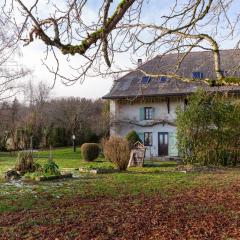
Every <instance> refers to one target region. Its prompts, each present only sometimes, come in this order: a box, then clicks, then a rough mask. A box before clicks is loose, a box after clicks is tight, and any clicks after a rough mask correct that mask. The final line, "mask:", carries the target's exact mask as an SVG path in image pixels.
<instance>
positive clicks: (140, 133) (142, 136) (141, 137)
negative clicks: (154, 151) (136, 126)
mask: <svg viewBox="0 0 240 240" xmlns="http://www.w3.org/2000/svg"><path fill="white" fill-rule="evenodd" d="M137 134H138V136H139V138H140V139H141V141H142V143H143V144H144V133H143V132H138V133H137Z"/></svg>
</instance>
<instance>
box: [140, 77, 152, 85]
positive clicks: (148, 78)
mask: <svg viewBox="0 0 240 240" xmlns="http://www.w3.org/2000/svg"><path fill="white" fill-rule="evenodd" d="M150 81H151V77H149V76H144V77H142V81H141V83H142V84H148V83H149V82H150Z"/></svg>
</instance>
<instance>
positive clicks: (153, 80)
mask: <svg viewBox="0 0 240 240" xmlns="http://www.w3.org/2000/svg"><path fill="white" fill-rule="evenodd" d="M178 58H179V56H178V55H175V54H170V55H165V56H163V57H162V56H158V57H156V58H154V59H153V60H151V61H149V62H147V63H145V64H143V65H141V66H139V68H138V69H136V71H133V72H131V73H129V74H127V75H125V76H124V77H122V78H120V79H119V80H117V81H115V82H114V85H113V87H112V89H111V91H110V93H109V94H107V95H106V96H104V98H105V99H109V100H110V112H111V130H110V131H111V135H114V134H116V135H120V136H126V134H127V133H128V132H129V131H131V130H135V131H136V132H137V133H138V134H139V136H140V138H141V139H142V142H143V143H144V145H145V146H146V147H147V151H146V157H147V158H151V157H154V158H155V157H165V156H168V157H176V156H178V151H177V147H176V124H175V121H176V109H177V107H181V108H184V107H185V106H186V105H187V96H188V95H189V94H191V93H193V92H195V91H196V90H197V89H198V88H204V89H206V90H207V91H220V92H222V93H224V94H233V95H239V94H240V87H239V86H227V87H226V86H221V87H209V85H207V84H206V83H205V82H204V80H205V79H215V73H214V63H213V60H212V59H213V58H212V55H211V53H210V52H207V51H205V52H194V53H190V54H189V55H188V56H187V57H186V58H185V59H184V60H183V61H182V63H181V65H180V67H179V68H178V70H177V71H176V72H174V74H177V75H179V76H182V77H184V76H185V77H186V78H193V79H194V81H192V82H189V83H188V82H183V81H182V80H178V79H174V78H166V77H161V76H160V77H150V76H148V75H146V74H143V72H142V71H141V70H143V71H144V72H147V73H149V75H153V74H155V75H156V74H172V73H173V69H174V67H175V68H176V64H177V62H178ZM221 59H222V68H223V69H224V74H225V75H227V74H229V76H231V77H232V76H234V77H240V72H239V71H236V70H235V71H234V72H231V71H232V70H231V69H233V67H234V66H237V65H239V63H240V53H239V52H234V51H232V50H225V51H222V52H221Z"/></svg>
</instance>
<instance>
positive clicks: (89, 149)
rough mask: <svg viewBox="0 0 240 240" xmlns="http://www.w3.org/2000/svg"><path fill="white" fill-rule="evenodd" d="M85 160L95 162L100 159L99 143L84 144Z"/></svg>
mask: <svg viewBox="0 0 240 240" xmlns="http://www.w3.org/2000/svg"><path fill="white" fill-rule="evenodd" d="M81 152H82V156H83V159H84V160H85V161H87V162H91V161H94V160H95V159H97V158H98V156H99V153H100V148H99V146H98V144H97V143H84V144H83V145H82V146H81Z"/></svg>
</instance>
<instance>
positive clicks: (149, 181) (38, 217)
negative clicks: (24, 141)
mask: <svg viewBox="0 0 240 240" xmlns="http://www.w3.org/2000/svg"><path fill="white" fill-rule="evenodd" d="M52 155H53V159H54V161H55V162H56V163H57V164H58V165H59V167H60V170H63V169H66V168H67V169H72V170H74V169H77V168H79V167H86V168H90V167H100V168H109V167H113V164H112V163H110V162H108V161H106V160H105V159H104V158H102V157H100V158H99V159H97V161H94V162H91V163H89V162H85V161H84V160H83V159H82V158H81V153H80V149H77V152H76V153H74V152H73V151H72V149H71V148H63V149H56V150H53V152H52ZM48 156H49V152H48V151H39V152H37V153H35V157H36V158H35V159H36V160H37V161H38V162H40V163H44V162H45V161H47V159H48ZM15 159H16V156H10V154H9V153H0V175H1V174H3V172H4V171H5V170H7V169H9V168H12V167H13V166H14V164H15ZM176 165H177V164H176V163H175V162H157V161H153V162H146V165H145V167H143V168H141V167H137V168H130V169H128V171H126V172H115V173H109V174H89V173H79V171H76V170H75V171H74V172H75V174H78V178H74V179H68V180H60V181H49V182H37V183H36V182H24V183H21V182H20V183H18V182H17V183H7V182H4V180H2V182H0V225H2V226H3V227H1V226H0V238H1V239H49V238H48V237H49V236H50V235H51V234H52V236H54V237H59V239H74V238H75V237H79V234H82V232H81V228H82V231H83V232H84V233H85V234H87V237H85V238H83V239H96V236H98V235H99V234H100V232H101V233H102V234H103V235H104V237H102V238H101V237H99V238H97V239H114V238H111V237H110V238H109V236H111V234H114V231H119V232H118V234H126V233H129V232H131V227H129V228H127V229H128V230H127V231H122V230H121V227H123V226H125V225H126V224H127V223H125V218H128V224H129V226H132V227H134V226H138V225H136V224H135V220H134V221H133V220H132V219H131V218H130V216H133V219H139V218H141V219H142V221H143V222H144V224H143V225H141V224H140V225H139V226H140V227H139V229H140V230H138V232H140V231H141V228H142V227H143V226H145V224H146V223H147V222H148V220H144V217H145V216H147V215H148V214H150V213H151V217H153V216H156V217H157V216H160V218H159V219H158V220H157V221H156V222H160V221H163V222H162V223H161V224H163V225H164V224H168V223H169V224H170V223H174V224H178V222H179V221H178V219H179V218H183V217H184V219H185V220H184V221H189V222H188V223H186V225H187V226H188V227H189V226H191V224H193V223H195V222H196V223H197V225H196V226H198V223H199V226H200V228H201V221H203V222H208V219H205V220H202V219H204V217H206V216H207V215H208V214H209V215H211V214H215V215H216V219H217V216H218V215H217V214H219V216H222V215H223V214H224V215H226V219H228V218H230V217H231V218H230V220H231V221H230V222H232V223H233V224H234V219H235V218H236V219H237V218H238V217H239V211H238V210H236V209H237V208H238V207H239V203H238V201H239V200H240V197H239V190H238V189H239V180H240V176H239V170H238V169H237V168H232V169H230V168H226V169H224V170H221V171H216V172H208V173H200V172H199V173H183V172H173V171H172V170H173V169H175V167H176ZM231 189H233V190H231ZM230 190H231V191H232V192H231V191H230ZM225 195H226V196H225ZM229 199H232V200H234V201H235V202H236V204H235V205H234V206H235V207H232V205H231V206H228V204H229V202H230V201H231V204H232V202H233V201H232V200H229ZM151 201H153V202H151ZM179 201H181V203H179ZM146 205H148V206H146ZM126 206H127V207H126ZM143 206H144V207H143ZM145 207H146V208H145ZM162 207H163V208H164V209H163V210H162V211H160V210H158V211H160V212H159V213H158V214H155V211H157V209H161V208H162ZM120 209H121V210H120ZM126 209H128V210H127V211H126ZM29 210H30V211H29ZM96 211H97V212H98V213H96ZM142 211H145V212H144V213H143V212H142ZM103 212H104V213H103ZM113 212H114V216H112V213H113ZM138 213H142V215H141V217H139V215H137V216H136V215H135V214H138ZM176 213H178V215H179V217H177V218H176V219H175V218H174V216H175V215H176ZM166 214H167V216H168V217H167V218H168V219H170V218H171V219H172V220H169V221H165V220H164V218H163V220H161V219H162V217H164V216H165V215H166ZM183 214H184V215H183ZM196 214H199V216H198V215H196ZM229 214H230V215H229ZM115 215H117V216H118V217H116V216H115ZM99 216H101V217H99ZM191 216H193V221H190V217H191ZM96 217H98V220H96V222H94V224H93V225H92V227H91V228H89V224H91V223H92V222H93V221H92V219H95V218H96ZM122 218H123V219H124V220H122V221H123V222H122V223H121V224H119V221H121V219H122ZM16 219H20V220H19V221H17V223H16ZM49 219H51V220H49ZM100 219H101V221H100ZM116 219H117V220H116ZM111 221H113V222H114V223H115V222H116V223H117V226H116V225H111V224H113V223H112V222H111ZM133 222H134V224H133V225H132V223H133ZM156 222H155V223H156ZM220 222H221V221H220ZM99 224H100V225H101V224H103V228H101V231H100V230H99V226H100V225H99ZM108 224H110V225H108ZM161 224H160V226H161V227H160V228H159V229H164V228H163V227H162V225H161ZM217 224H218V222H216V226H218V225H217ZM67 226H70V228H69V227H67ZM106 226H108V228H107V231H108V233H104V231H105V230H104V229H105V228H106ZM126 226H128V225H126ZM151 226H152V225H150V227H151ZM208 226H209V225H208ZM211 226H214V224H212V225H211ZM65 227H66V229H65ZM118 227H119V228H120V230H116V229H118ZM76 228H80V230H79V229H76ZM43 229H45V230H44V231H42V230H43ZM83 229H84V230H83ZM85 229H88V230H85ZM166 229H167V230H168V232H169V233H171V234H173V235H172V237H168V238H166V239H174V238H175V239H178V238H179V235H174V234H176V233H175V232H174V233H173V231H175V230H174V229H178V231H182V234H185V233H186V232H188V231H186V229H185V228H184V226H183V229H181V227H179V226H178V227H176V225H173V226H167V227H166ZM192 229H198V228H197V227H192ZM216 229H217V227H216ZM99 231H100V232H99ZM201 231H202V230H201ZM211 231H212V230H211ZM215 231H216V232H219V231H218V229H217V230H215ZM225 231H226V230H225ZM16 232H17V233H16ZM60 232H62V234H63V235H59V234H60ZM220 232H221V231H220ZM17 234H18V235H17ZM43 234H45V235H43ZM49 234H50V235H49ZM88 234H89V235H88ZM91 234H93V235H94V234H97V235H94V236H93V235H91ZM109 234H110V235H109ZM132 234H133V235H134V236H135V234H136V232H135V230H134V228H133V230H132ZM189 234H190V233H189ZM226 234H227V233H226ZM19 236H20V237H19ZM61 236H62V237H61ZM65 236H68V237H66V238H65ZM116 236H118V235H116ZM195 236H198V235H195ZM226 236H228V235H226ZM191 237H192V236H191ZM123 239H133V236H132V237H129V236H127V237H123ZM153 239H154V238H153ZM157 239H159V238H157ZM162 239H165V238H164V237H163V238H162ZM182 239H195V238H190V237H186V238H182ZM196 239H203V238H202V237H201V236H200V237H199V238H197V237H196ZM204 239H205V238H204ZM211 239H216V238H214V237H213V238H211ZM218 239H222V238H218ZM237 239H238V238H237Z"/></svg>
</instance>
